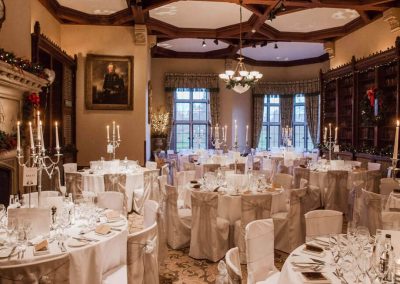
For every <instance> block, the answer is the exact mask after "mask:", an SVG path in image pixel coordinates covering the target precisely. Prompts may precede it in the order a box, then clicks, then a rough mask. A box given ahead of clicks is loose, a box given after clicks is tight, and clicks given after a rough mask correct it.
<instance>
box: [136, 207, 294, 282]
mask: <svg viewBox="0 0 400 284" xmlns="http://www.w3.org/2000/svg"><path fill="white" fill-rule="evenodd" d="M129 224H130V225H129V231H130V232H131V233H132V232H136V231H138V230H141V229H142V228H143V217H142V216H140V215H137V214H134V213H133V214H130V215H129ZM188 254H189V248H185V249H182V250H173V249H170V248H169V249H168V256H167V258H166V260H165V264H164V265H163V266H162V267H161V269H160V283H161V284H170V283H174V284H175V283H177V284H205V283H207V284H208V283H214V282H215V276H216V275H217V274H218V268H217V265H218V263H213V262H210V261H207V260H196V259H193V258H191V257H189V255H188ZM287 256H288V255H287V254H286V253H283V252H280V251H275V266H276V267H277V268H278V269H279V270H281V268H282V266H283V263H284V262H285V260H286V258H287ZM242 273H243V278H244V279H246V278H247V270H246V266H245V265H242ZM244 283H246V281H244Z"/></svg>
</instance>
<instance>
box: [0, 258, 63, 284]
mask: <svg viewBox="0 0 400 284" xmlns="http://www.w3.org/2000/svg"><path fill="white" fill-rule="evenodd" d="M69 270H70V256H69V254H61V255H58V256H56V257H52V258H45V259H40V260H37V261H33V262H26V263H19V264H13V265H1V266H0V283H3V284H6V283H70V279H69Z"/></svg>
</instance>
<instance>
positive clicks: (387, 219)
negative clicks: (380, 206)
mask: <svg viewBox="0 0 400 284" xmlns="http://www.w3.org/2000/svg"><path fill="white" fill-rule="evenodd" d="M382 229H383V230H394V231H399V230H400V212H382Z"/></svg>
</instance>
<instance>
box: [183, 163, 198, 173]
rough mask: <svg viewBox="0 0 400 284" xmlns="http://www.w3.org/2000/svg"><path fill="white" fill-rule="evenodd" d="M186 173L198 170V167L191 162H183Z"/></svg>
mask: <svg viewBox="0 0 400 284" xmlns="http://www.w3.org/2000/svg"><path fill="white" fill-rule="evenodd" d="M181 170H184V171H194V170H196V165H195V164H193V163H190V162H183V165H182V169H181Z"/></svg>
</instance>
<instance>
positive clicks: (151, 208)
mask: <svg viewBox="0 0 400 284" xmlns="http://www.w3.org/2000/svg"><path fill="white" fill-rule="evenodd" d="M157 214H158V202H157V201H154V200H146V201H145V202H144V210H143V227H144V228H148V227H150V226H151V225H153V224H154V223H156V222H157Z"/></svg>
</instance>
